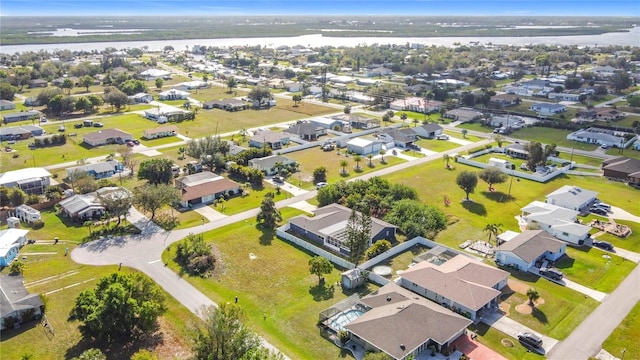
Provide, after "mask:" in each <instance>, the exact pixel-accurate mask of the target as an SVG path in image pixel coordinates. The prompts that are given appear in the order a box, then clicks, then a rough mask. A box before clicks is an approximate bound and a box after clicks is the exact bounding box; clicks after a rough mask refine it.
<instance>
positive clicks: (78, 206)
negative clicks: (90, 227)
mask: <svg viewBox="0 0 640 360" xmlns="http://www.w3.org/2000/svg"><path fill="white" fill-rule="evenodd" d="M99 196H104V197H106V196H109V197H124V196H131V193H130V192H129V191H128V190H127V189H124V188H120V187H114V186H112V187H103V188H101V189H98V190H97V191H94V192H90V193H87V194H77V195H73V196H71V197H68V198H66V199H64V200H62V201H60V203H59V204H60V208H61V209H62V211H63V212H64V213H65V214H66V215H67V216H69V217H70V218H73V219H78V220H88V219H91V218H94V217H97V216H101V215H103V214H104V212H105V210H106V209H105V207H104V205H103V204H102V202H101V201H100V199H99Z"/></svg>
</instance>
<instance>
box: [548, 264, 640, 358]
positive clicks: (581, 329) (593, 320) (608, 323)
mask: <svg viewBox="0 0 640 360" xmlns="http://www.w3.org/2000/svg"><path fill="white" fill-rule="evenodd" d="M638 289H640V266H636V268H635V269H634V270H633V271H632V272H631V274H629V276H627V278H626V279H625V280H624V281H623V282H622V283H621V284H620V286H618V288H617V289H616V290H615V291H614V292H612V293H611V294H610V295H609V296H608V297H607V298H606V299H605V301H603V302H602V304H601V305H600V306H599V307H598V308H597V309H596V310H595V311H594V312H593V313H591V315H589V316H588V317H587V318H586V319H585V320H584V321H583V322H582V323H581V324H580V325H579V326H578V327H577V328H576V329H575V330H574V331H573V332H572V333H571V335H569V337H567V338H566V339H565V340H564V341H562V342H560V343H559V344H558V345H556V346H554V348H553V349H552V350H551V352H550V353H549V356H548V357H547V358H548V359H549V360H567V359H571V360H583V359H588V358H589V357H591V356H594V355H595V354H597V353H598V352H599V351H600V348H601V347H602V343H603V342H604V341H605V340H606V339H607V337H609V334H611V332H613V330H615V328H616V327H617V326H618V324H620V322H621V321H622V320H623V319H624V318H625V316H627V314H628V313H629V311H631V309H632V308H633V307H634V306H635V305H636V303H638V301H640V291H639V290H638Z"/></svg>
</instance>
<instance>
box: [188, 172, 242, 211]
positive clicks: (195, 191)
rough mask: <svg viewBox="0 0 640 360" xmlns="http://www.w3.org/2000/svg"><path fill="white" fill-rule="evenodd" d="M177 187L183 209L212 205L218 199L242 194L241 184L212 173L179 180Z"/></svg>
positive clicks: (198, 174) (202, 173)
mask: <svg viewBox="0 0 640 360" xmlns="http://www.w3.org/2000/svg"><path fill="white" fill-rule="evenodd" d="M176 187H177V188H178V189H179V190H180V206H181V207H183V208H188V207H192V206H194V205H197V204H210V203H212V202H214V201H215V200H216V199H220V198H224V199H226V198H228V197H231V196H234V195H238V194H240V193H241V192H242V191H241V189H240V184H238V183H236V182H234V181H231V180H229V179H226V178H224V177H222V176H220V175H216V174H214V173H212V172H210V171H203V172H200V173H196V174H192V175H187V176H185V177H183V178H180V179H177V180H176Z"/></svg>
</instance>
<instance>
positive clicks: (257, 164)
mask: <svg viewBox="0 0 640 360" xmlns="http://www.w3.org/2000/svg"><path fill="white" fill-rule="evenodd" d="M296 165H297V162H296V161H295V160H292V159H289V158H287V157H284V156H280V155H271V156H266V157H263V158H255V159H251V160H249V167H251V168H254V169H258V170H260V171H262V172H264V173H265V175H267V176H269V175H274V174H276V173H277V172H278V167H279V166H283V167H291V166H296Z"/></svg>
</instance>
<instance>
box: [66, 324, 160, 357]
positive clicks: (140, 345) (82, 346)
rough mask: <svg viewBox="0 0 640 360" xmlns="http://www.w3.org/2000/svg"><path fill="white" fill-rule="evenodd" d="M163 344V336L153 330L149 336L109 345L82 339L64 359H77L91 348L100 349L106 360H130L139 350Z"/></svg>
mask: <svg viewBox="0 0 640 360" xmlns="http://www.w3.org/2000/svg"><path fill="white" fill-rule="evenodd" d="M163 342H164V339H163V334H162V332H161V331H160V330H154V331H152V332H151V333H149V334H142V335H140V336H137V337H126V338H122V339H119V340H114V341H113V342H111V343H109V342H107V341H104V340H94V339H91V338H88V337H83V338H82V339H81V340H80V341H79V342H78V343H77V344H75V345H73V346H72V347H70V348H69V349H67V352H66V353H65V359H73V358H75V357H78V356H80V355H81V354H82V353H83V352H84V351H87V350H89V349H92V348H95V349H100V350H101V351H102V352H103V353H104V354H105V355H106V357H107V360H118V359H130V358H131V356H133V354H135V353H136V352H138V351H140V350H141V349H147V350H152V349H154V348H155V347H157V346H159V345H161V344H162V343H163Z"/></svg>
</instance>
